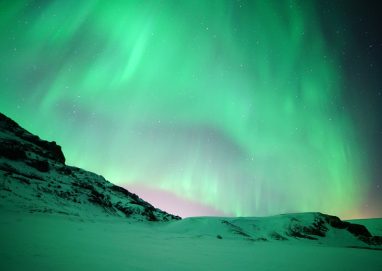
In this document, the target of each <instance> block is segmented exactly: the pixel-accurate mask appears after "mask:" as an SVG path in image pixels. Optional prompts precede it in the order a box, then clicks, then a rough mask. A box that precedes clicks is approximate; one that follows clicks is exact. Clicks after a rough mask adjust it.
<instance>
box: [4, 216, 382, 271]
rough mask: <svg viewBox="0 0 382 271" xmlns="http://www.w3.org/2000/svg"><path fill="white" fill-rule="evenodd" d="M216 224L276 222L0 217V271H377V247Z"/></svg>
mask: <svg viewBox="0 0 382 271" xmlns="http://www.w3.org/2000/svg"><path fill="white" fill-rule="evenodd" d="M221 219H224V220H225V221H226V220H229V221H230V222H234V221H235V220H236V223H235V225H237V224H239V225H241V226H242V227H243V228H245V227H246V226H247V227H248V226H249V225H251V224H253V223H254V222H256V225H259V227H260V228H261V227H263V229H265V228H266V227H265V226H266V225H267V224H268V223H272V221H276V224H277V223H279V224H282V220H283V218H282V217H281V216H279V217H277V218H276V219H275V218H273V219H270V218H264V219H262V218H258V219H255V220H256V221H254V220H253V219H252V218H241V219H239V221H237V220H238V219H234V218H231V219H227V218H190V219H184V220H181V221H171V222H162V223H152V222H136V221H132V220H130V221H129V220H126V219H122V218H107V219H104V220H83V219H80V218H73V217H67V216H63V215H48V214H22V215H21V214H20V213H19V214H17V213H8V212H2V216H1V220H0V240H1V245H0V270H57V271H58V270H92V271H95V270H336V271H338V270H376V271H377V270H378V271H380V270H382V251H380V250H372V249H362V248H350V247H343V246H342V245H335V244H331V245H330V246H329V245H326V244H320V242H316V241H312V240H299V239H289V240H287V241H275V240H270V241H250V240H248V238H246V236H242V235H241V234H237V233H235V232H233V231H232V230H231V229H230V227H227V225H226V223H221ZM267 219H268V220H267ZM368 222H369V224H370V223H373V221H368ZM375 222H376V223H378V224H379V226H381V224H380V222H381V220H376V221H375ZM261 225H262V226H261ZM280 227H281V226H280V225H278V226H276V228H280ZM329 232H330V231H329ZM217 234H219V235H221V237H222V239H219V238H217ZM331 234H332V235H335V234H336V233H335V232H332V233H331ZM328 235H329V234H328ZM348 238H350V239H351V238H352V237H351V236H350V235H349V236H348ZM329 239H330V238H329ZM361 245H362V244H361Z"/></svg>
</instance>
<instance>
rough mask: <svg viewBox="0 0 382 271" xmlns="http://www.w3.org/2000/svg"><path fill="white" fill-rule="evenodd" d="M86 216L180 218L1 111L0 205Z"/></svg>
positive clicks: (32, 211)
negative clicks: (74, 161) (70, 157)
mask: <svg viewBox="0 0 382 271" xmlns="http://www.w3.org/2000/svg"><path fill="white" fill-rule="evenodd" d="M1 209H2V210H10V211H12V212H29V213H36V212H39V213H51V214H66V215H69V216H79V217H83V218H86V217H87V218H95V217H101V218H103V217H105V216H106V217H107V216H120V217H128V218H133V219H137V220H149V221H168V220H173V219H180V218H179V217H177V216H174V215H170V214H168V213H166V212H163V211H161V210H159V209H156V208H154V207H153V206H152V205H151V204H149V203H147V202H145V201H144V200H142V199H140V198H139V197H138V196H137V195H135V194H133V193H130V192H129V191H127V190H126V189H124V188H122V187H119V186H116V185H114V184H112V183H110V182H108V181H107V180H105V179H104V178H103V177H102V176H99V175H97V174H94V173H92V172H89V171H86V170H83V169H80V168H76V167H71V166H67V165H65V157H64V154H63V153H62V151H61V147H60V146H58V145H57V144H56V143H55V142H48V141H45V140H42V139H40V138H39V137H38V136H35V135H33V134H31V133H29V132H28V131H26V130H24V129H23V128H21V127H20V126H19V125H18V124H17V123H16V122H14V121H13V120H11V119H9V118H8V117H6V116H5V115H3V114H1V113H0V210H1Z"/></svg>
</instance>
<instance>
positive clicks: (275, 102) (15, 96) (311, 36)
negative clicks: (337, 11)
mask: <svg viewBox="0 0 382 271" xmlns="http://www.w3.org/2000/svg"><path fill="white" fill-rule="evenodd" d="M333 20H334V19H333ZM338 20H340V19H338ZM322 24H323V22H322V18H320V16H319V14H318V11H317V5H315V2H313V1H260V0H259V1H220V0H219V1H74V0H73V1H71V0H68V1H8V3H4V2H3V3H1V4H0V34H1V37H3V38H2V42H1V43H0V52H1V53H0V54H1V57H0V74H1V77H0V84H1V89H0V94H1V99H0V108H1V111H2V112H4V113H5V114H7V115H9V116H10V117H12V118H14V119H15V120H16V121H18V122H19V123H20V124H21V125H23V126H24V127H26V128H27V129H29V130H30V131H31V132H33V133H36V134H38V135H40V136H41V137H42V138H46V139H49V140H55V141H57V142H58V143H59V144H60V145H61V146H63V149H64V153H65V155H66V158H67V163H68V164H70V165H75V166H78V167H83V168H85V169H87V170H91V171H94V172H97V173H99V174H102V175H103V176H105V177H106V178H107V179H108V180H110V181H111V182H114V183H117V184H119V185H123V186H126V187H128V188H129V189H131V190H132V191H138V190H139V189H143V190H144V189H150V190H154V191H158V193H157V194H156V195H155V193H153V194H151V195H150V198H148V199H147V200H149V201H152V202H154V203H156V205H157V206H158V205H159V207H161V206H162V204H165V203H166V204H169V202H168V201H169V200H170V201H171V200H173V202H170V205H171V203H172V206H173V210H171V211H173V212H175V213H178V214H181V215H183V216H187V215H193V214H208V212H206V211H205V210H214V211H213V214H215V213H219V214H225V215H237V216H257V215H270V214H276V213H284V212H301V211H321V212H326V213H331V214H336V215H341V216H343V217H345V218H348V217H360V216H368V215H372V214H373V213H372V211H370V213H362V212H361V206H362V203H363V200H364V199H365V197H366V195H367V193H366V191H367V190H368V189H370V186H371V182H370V178H369V177H370V176H369V175H368V174H369V169H368V168H367V165H365V162H364V157H365V156H366V155H367V153H365V151H364V146H363V143H362V141H361V140H360V135H359V134H358V133H357V129H356V127H355V125H354V122H353V119H352V117H351V114H350V112H349V111H348V109H347V107H346V106H345V105H344V99H343V93H344V92H345V91H346V89H345V88H344V80H345V79H346V78H344V72H343V70H342V69H341V59H340V55H339V51H340V50H341V46H342V45H343V43H344V40H345V39H347V38H349V37H346V36H344V35H343V36H341V37H339V38H338V39H335V40H330V41H329V40H328V39H327V36H326V35H325V32H324V29H323V27H322ZM142 187H143V188H142ZM135 189H136V190H135ZM143 190H142V191H143ZM163 192H165V193H167V194H166V195H171V197H170V196H168V197H167V196H164V195H165V194H164V193H163ZM179 201H184V202H189V203H190V204H191V203H192V204H198V207H195V208H197V209H195V210H194V211H189V212H188V213H187V212H182V210H178V209H176V206H177V204H179ZM179 206H180V205H179ZM193 206H194V205H193ZM200 206H202V207H200ZM211 212H212V211H211ZM211 214H212V213H211Z"/></svg>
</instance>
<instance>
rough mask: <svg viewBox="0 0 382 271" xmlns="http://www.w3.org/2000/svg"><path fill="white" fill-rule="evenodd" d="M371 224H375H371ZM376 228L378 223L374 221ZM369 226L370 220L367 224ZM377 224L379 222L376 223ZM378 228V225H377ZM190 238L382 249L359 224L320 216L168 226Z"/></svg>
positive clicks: (226, 219)
mask: <svg viewBox="0 0 382 271" xmlns="http://www.w3.org/2000/svg"><path fill="white" fill-rule="evenodd" d="M373 221H374V220H373ZM375 221H376V222H377V224H378V220H375ZM368 222H369V224H372V220H369V221H368ZM379 222H380V221H379ZM378 225H379V226H381V224H380V223H379V224H378ZM167 227H168V230H169V231H170V232H173V233H181V234H183V235H186V236H189V237H197V238H217V239H228V240H235V239H236V240H237V239H240V240H245V241H251V242H272V241H282V242H287V243H288V242H292V243H293V242H296V241H297V242H300V243H301V242H304V243H306V244H317V245H327V246H342V247H360V248H361V247H363V248H373V249H377V250H380V249H382V247H381V245H382V237H381V236H373V235H372V234H371V233H370V232H369V230H368V229H367V228H366V227H365V226H364V225H361V224H355V223H350V222H346V221H342V220H341V219H339V218H338V217H336V216H331V215H326V214H322V213H296V214H283V215H277V216H269V217H237V218H229V217H191V218H185V219H183V220H181V221H177V222H174V223H171V224H170V225H168V226H167Z"/></svg>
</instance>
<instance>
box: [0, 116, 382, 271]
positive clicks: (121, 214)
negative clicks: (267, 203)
mask: <svg viewBox="0 0 382 271" xmlns="http://www.w3.org/2000/svg"><path fill="white" fill-rule="evenodd" d="M179 219H180V218H179V217H176V216H174V215H171V214H168V213H166V212H164V211H162V210H159V209H157V208H155V207H154V206H152V205H151V204H150V203H148V202H145V201H144V200H143V199H141V198H139V197H138V196H137V195H135V194H133V193H130V192H129V191H127V190H125V189H123V188H121V187H118V186H116V185H114V184H112V183H110V182H108V181H107V180H105V179H104V178H103V177H102V176H99V175H97V174H94V173H92V172H88V171H86V170H83V169H79V168H76V167H71V166H67V165H66V164H65V157H64V155H63V153H62V151H61V148H60V147H59V146H58V145H57V144H56V143H54V142H47V141H44V140H42V139H40V138H39V137H37V136H35V135H32V134H31V133H29V132H28V131H26V130H24V129H23V128H21V127H20V126H19V125H18V124H17V123H15V122H14V121H12V120H11V119H9V118H7V117H6V116H4V115H2V114H0V271H3V270H4V271H8V270H39V271H40V270H71V271H72V270H74V271H75V270H92V271H95V270H336V271H339V270H365V271H366V270H376V271H377V270H378V271H381V270H382V237H379V236H381V235H382V219H369V220H358V221H350V223H349V222H344V221H341V220H340V219H339V218H337V217H334V216H329V215H325V214H321V213H297V214H285V215H278V216H272V217H262V218H256V217H243V218H228V217H192V218H186V219H182V220H179ZM359 224H361V225H359ZM362 225H365V226H366V227H367V228H366V227H364V226H362ZM378 235H379V236H378Z"/></svg>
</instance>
